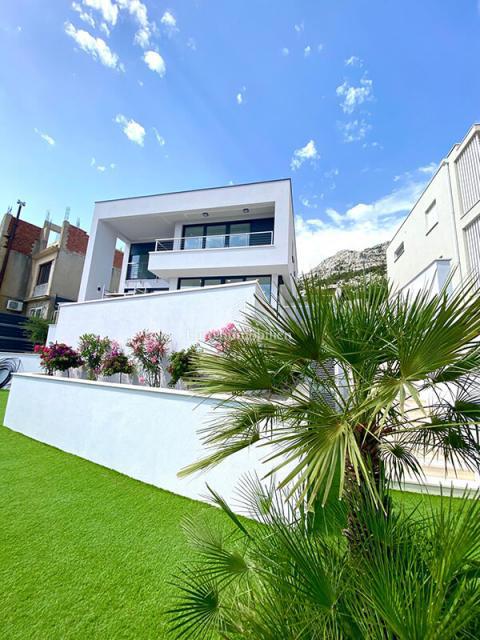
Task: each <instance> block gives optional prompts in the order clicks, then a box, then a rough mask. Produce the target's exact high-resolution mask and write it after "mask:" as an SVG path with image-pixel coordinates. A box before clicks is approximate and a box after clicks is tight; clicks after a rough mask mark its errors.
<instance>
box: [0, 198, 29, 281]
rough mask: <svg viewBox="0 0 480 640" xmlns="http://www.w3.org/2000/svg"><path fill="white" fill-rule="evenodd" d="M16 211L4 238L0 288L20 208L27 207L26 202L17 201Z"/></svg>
mask: <svg viewBox="0 0 480 640" xmlns="http://www.w3.org/2000/svg"><path fill="white" fill-rule="evenodd" d="M17 204H18V209H17V215H16V217H15V218H14V219H13V225H12V230H11V232H9V233H8V234H7V235H6V237H7V238H8V240H7V246H6V249H7V251H6V252H5V256H4V257H3V262H2V268H1V269H0V287H1V286H2V284H3V280H4V279H5V272H6V271H7V264H8V258H9V256H10V251H11V250H12V246H13V241H14V239H15V232H16V231H17V227H18V221H19V220H20V213H21V212H22V208H23V207H26V206H27V203H26V202H22V201H21V200H17Z"/></svg>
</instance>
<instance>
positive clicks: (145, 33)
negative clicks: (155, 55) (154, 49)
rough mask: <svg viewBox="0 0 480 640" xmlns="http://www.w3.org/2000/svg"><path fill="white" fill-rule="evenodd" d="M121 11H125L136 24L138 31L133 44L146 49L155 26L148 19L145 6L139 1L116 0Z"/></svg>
mask: <svg viewBox="0 0 480 640" xmlns="http://www.w3.org/2000/svg"><path fill="white" fill-rule="evenodd" d="M117 2H118V5H119V7H120V8H121V9H125V10H126V11H128V13H129V14H130V15H131V16H132V17H133V19H134V20H135V22H136V23H137V24H138V26H139V29H138V30H137V32H136V34H135V39H134V42H135V44H138V45H140V46H141V47H142V48H144V49H145V48H146V47H148V45H149V44H150V38H151V37H152V32H153V31H155V24H154V23H153V22H150V21H149V19H148V10H147V7H146V5H144V4H143V2H140V0H117Z"/></svg>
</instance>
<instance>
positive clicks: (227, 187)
mask: <svg viewBox="0 0 480 640" xmlns="http://www.w3.org/2000/svg"><path fill="white" fill-rule="evenodd" d="M286 181H288V182H290V185H291V183H292V179H291V178H275V179H274V180H257V181H255V182H242V183H239V184H224V185H219V186H217V187H201V188H200V189H184V190H183V191H166V192H165V193H149V194H145V195H142V196H127V197H126V198H107V199H106V200H95V204H99V203H101V202H115V201H116V200H135V199H137V198H154V197H156V196H174V195H177V194H180V193H194V192H196V191H214V190H215V189H230V188H235V187H249V186H251V185H254V184H268V183H269V182H286Z"/></svg>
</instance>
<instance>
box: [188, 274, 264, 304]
mask: <svg viewBox="0 0 480 640" xmlns="http://www.w3.org/2000/svg"><path fill="white" fill-rule="evenodd" d="M252 280H258V284H259V286H260V288H261V289H262V291H263V293H264V294H265V297H266V298H267V300H268V301H270V299H271V295H272V276H207V277H205V278H179V279H178V286H177V289H189V288H192V287H212V286H213V285H217V284H232V283H234V282H249V281H252Z"/></svg>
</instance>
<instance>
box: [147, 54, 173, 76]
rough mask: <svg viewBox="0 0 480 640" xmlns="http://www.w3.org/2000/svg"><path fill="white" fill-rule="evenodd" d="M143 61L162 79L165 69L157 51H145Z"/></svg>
mask: <svg viewBox="0 0 480 640" xmlns="http://www.w3.org/2000/svg"><path fill="white" fill-rule="evenodd" d="M143 60H144V62H145V64H146V65H147V67H148V68H149V69H151V70H152V71H155V72H156V73H158V75H159V76H160V77H161V78H163V76H164V75H165V72H166V70H167V67H166V66H165V61H164V59H163V58H162V56H161V55H160V54H159V53H158V52H157V51H145V53H144V56H143Z"/></svg>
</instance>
